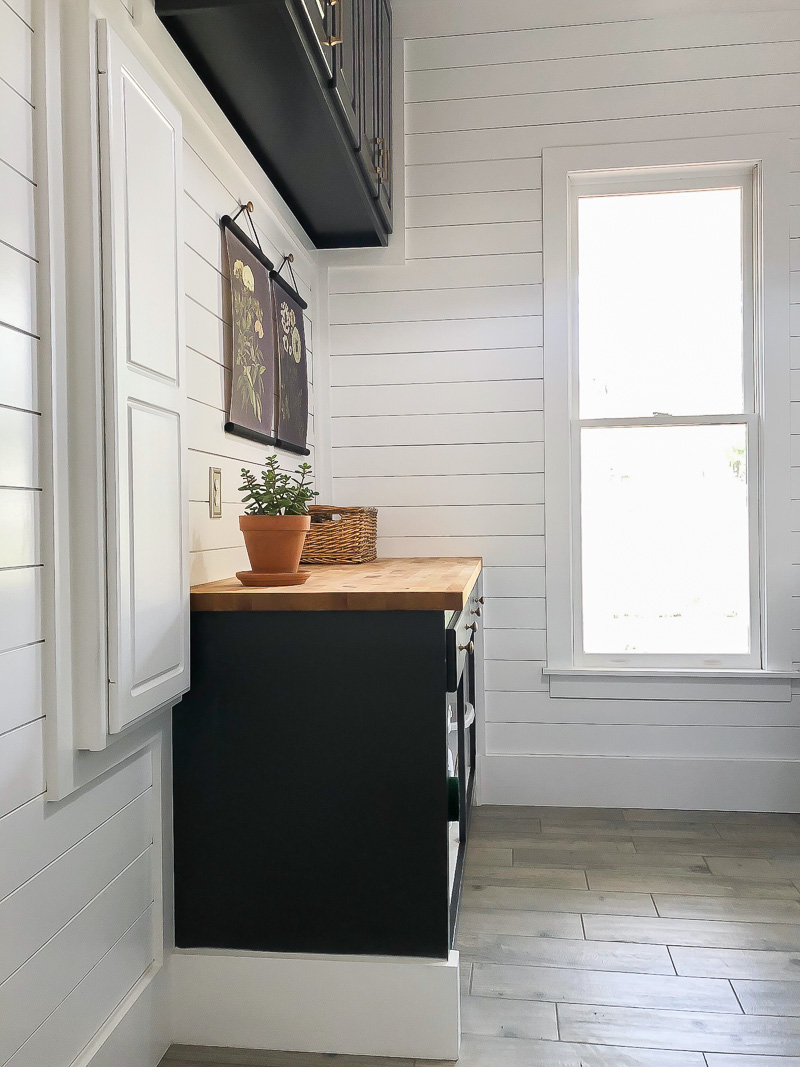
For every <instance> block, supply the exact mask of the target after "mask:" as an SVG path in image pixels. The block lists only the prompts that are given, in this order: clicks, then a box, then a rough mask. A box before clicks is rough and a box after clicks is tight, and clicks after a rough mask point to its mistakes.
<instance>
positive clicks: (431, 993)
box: [170, 950, 460, 1060]
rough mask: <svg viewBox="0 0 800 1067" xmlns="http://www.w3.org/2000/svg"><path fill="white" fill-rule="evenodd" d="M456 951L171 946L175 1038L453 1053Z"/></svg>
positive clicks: (432, 1055) (413, 1054) (436, 1055)
mask: <svg viewBox="0 0 800 1067" xmlns="http://www.w3.org/2000/svg"><path fill="white" fill-rule="evenodd" d="M458 959H459V957H458V953H457V952H451V953H450V956H449V958H448V959H447V960H424V959H406V958H400V957H396V958H394V957H376V956H370V957H363V958H359V957H353V956H350V957H337V956H316V957H309V956H276V955H272V954H266V953H236V954H233V953H228V952H225V953H222V952H219V953H215V952H211V951H208V950H206V951H203V952H188V951H187V952H181V951H178V952H176V953H175V954H174V955H173V956H172V959H171V964H170V967H171V988H172V1012H173V1020H172V1038H173V1041H175V1042H176V1043H179V1044H186V1045H216V1046H223V1047H226V1046H227V1047H233V1048H253V1049H271V1050H285V1051H294V1052H329V1053H330V1052H335V1053H341V1054H349V1055H354V1056H405V1057H409V1058H420V1059H441V1060H455V1059H457V1058H458V1051H459V1030H460V1017H459V1012H460V1006H459V966H458Z"/></svg>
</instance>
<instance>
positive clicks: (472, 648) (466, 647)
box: [458, 641, 475, 656]
mask: <svg viewBox="0 0 800 1067" xmlns="http://www.w3.org/2000/svg"><path fill="white" fill-rule="evenodd" d="M458 651H459V652H469V654H470V656H471V655H472V653H473V652H474V651H475V642H474V641H470V643H469V644H468V645H459V646H458Z"/></svg>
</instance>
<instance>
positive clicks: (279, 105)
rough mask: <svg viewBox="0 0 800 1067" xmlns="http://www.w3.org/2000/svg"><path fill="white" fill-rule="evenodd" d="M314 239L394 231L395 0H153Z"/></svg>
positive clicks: (369, 241)
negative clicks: (392, 4) (391, 3)
mask: <svg viewBox="0 0 800 1067" xmlns="http://www.w3.org/2000/svg"><path fill="white" fill-rule="evenodd" d="M156 11H157V13H158V15H159V17H160V18H161V20H162V22H163V23H164V25H165V26H166V28H167V29H168V30H169V32H170V33H171V34H172V36H173V37H174V38H175V41H176V42H177V44H178V45H179V47H180V48H181V50H182V51H183V52H184V54H185V55H186V57H187V59H188V60H189V62H190V63H191V64H192V66H193V67H194V68H195V70H196V71H197V73H198V74H199V76H200V77H201V79H202V80H203V82H204V83H205V85H206V86H207V87H208V89H209V90H210V92H211V93H212V95H213V96H214V98H215V99H216V101H217V103H218V104H219V105H220V107H221V108H222V110H223V111H224V112H225V114H226V115H227V116H228V118H229V119H230V121H231V123H232V124H233V125H234V127H235V128H236V130H237V131H238V132H239V134H240V135H241V137H242V139H243V140H244V142H245V143H246V144H247V146H248V148H249V149H250V151H251V152H252V153H253V155H254V156H255V157H256V159H257V160H258V161H259V163H260V164H261V166H262V167H263V168H264V170H265V171H266V173H267V174H268V175H269V177H270V178H271V179H272V181H273V182H274V184H275V186H276V187H277V189H278V191H279V192H280V193H281V195H282V196H283V198H284V199H285V200H286V202H287V203H288V205H289V207H290V208H291V209H292V211H293V212H294V214H295V215H296V216H297V218H298V219H299V221H300V223H301V224H302V225H303V227H304V228H305V230H306V231H307V232H308V234H309V236H310V237H311V239H312V241H313V242H314V243H315V245H316V246H317V247H318V248H346V247H359V246H369V245H382V244H386V242H387V240H388V234H389V233H391V185H390V174H389V167H390V160H391V129H390V117H391V69H390V66H387V69H385V70H384V69H383V67H384V66H385V65H390V63H391V10H390V7H389V0H156Z"/></svg>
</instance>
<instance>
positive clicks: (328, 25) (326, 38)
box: [298, 0, 334, 78]
mask: <svg viewBox="0 0 800 1067" xmlns="http://www.w3.org/2000/svg"><path fill="white" fill-rule="evenodd" d="M298 4H299V6H300V9H301V10H302V12H303V14H304V15H305V17H306V19H307V20H308V23H309V25H310V26H311V29H312V31H313V34H314V37H315V38H316V40H317V44H318V45H319V51H320V55H321V56H322V61H323V63H324V64H325V68H326V70H327V73H328V75H329V76H330V77H331V78H332V77H333V70H334V54H333V53H334V46H333V45H332V43H331V42H332V40H333V22H334V20H333V15H332V11H333V8H332V6H331V4H330V2H329V0H298Z"/></svg>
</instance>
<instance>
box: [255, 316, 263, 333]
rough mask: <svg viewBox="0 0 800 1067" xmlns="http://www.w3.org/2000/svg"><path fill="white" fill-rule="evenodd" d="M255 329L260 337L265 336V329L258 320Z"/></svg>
mask: <svg viewBox="0 0 800 1067" xmlns="http://www.w3.org/2000/svg"><path fill="white" fill-rule="evenodd" d="M253 329H254V330H255V331H256V333H257V334H258V336H259V337H263V336H264V327H263V326H262V325H261V323H260V322H259V320H258V319H256V321H255V325H254V326H253Z"/></svg>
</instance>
